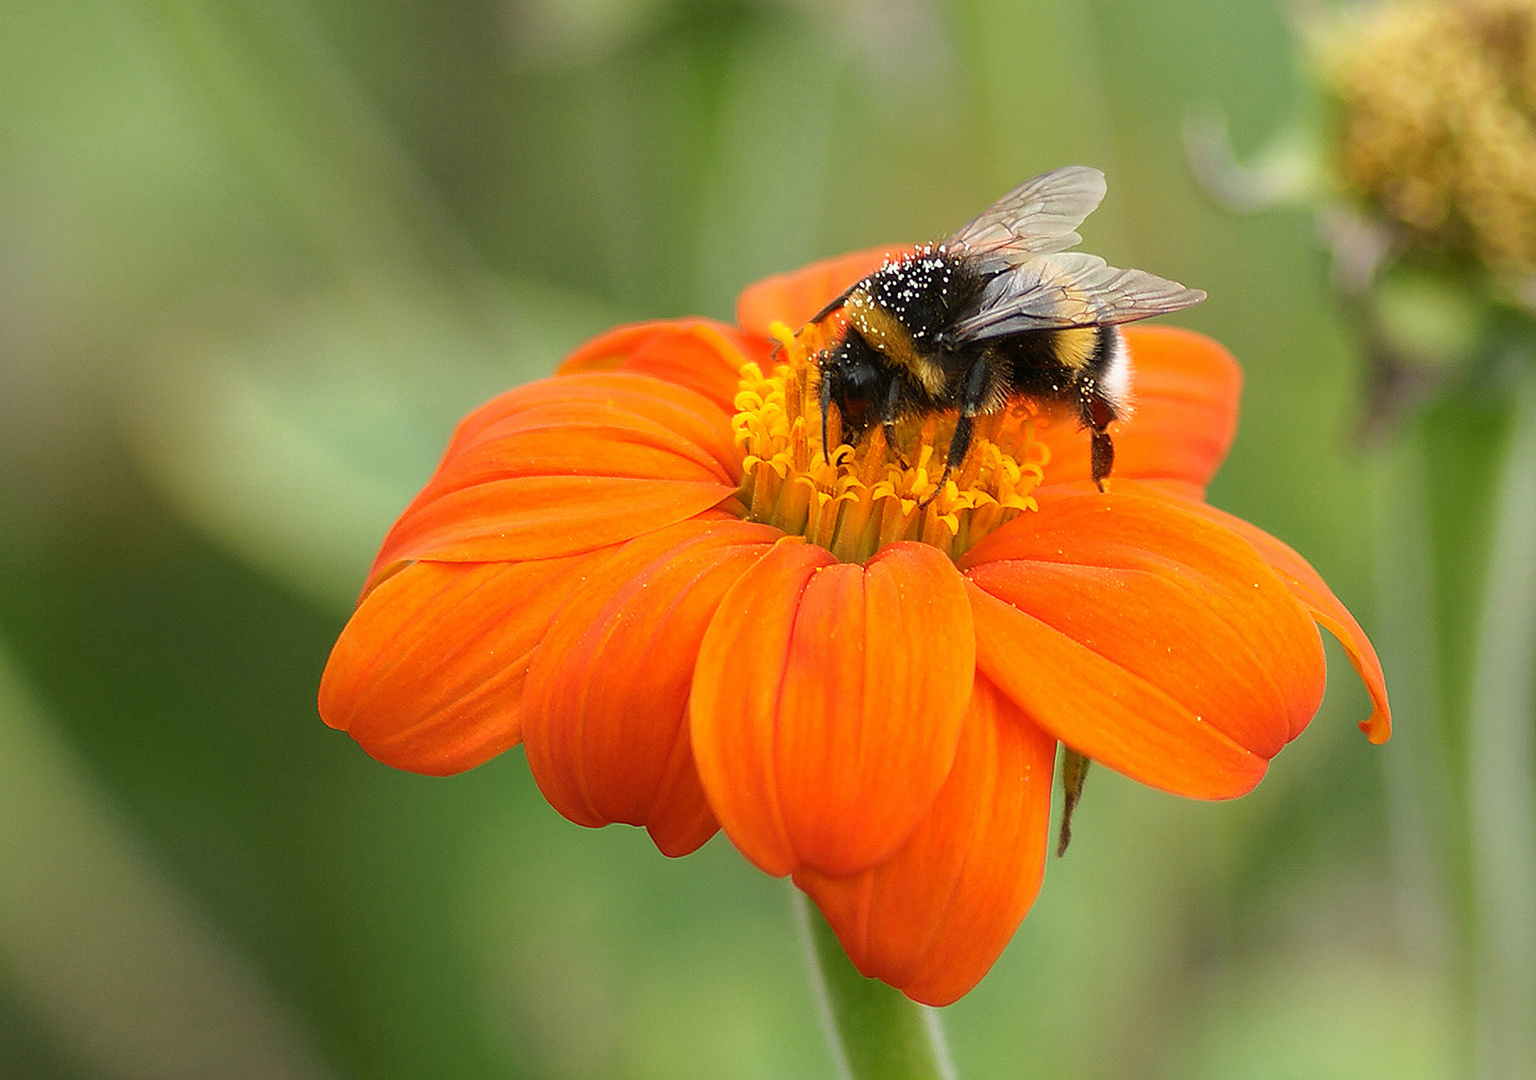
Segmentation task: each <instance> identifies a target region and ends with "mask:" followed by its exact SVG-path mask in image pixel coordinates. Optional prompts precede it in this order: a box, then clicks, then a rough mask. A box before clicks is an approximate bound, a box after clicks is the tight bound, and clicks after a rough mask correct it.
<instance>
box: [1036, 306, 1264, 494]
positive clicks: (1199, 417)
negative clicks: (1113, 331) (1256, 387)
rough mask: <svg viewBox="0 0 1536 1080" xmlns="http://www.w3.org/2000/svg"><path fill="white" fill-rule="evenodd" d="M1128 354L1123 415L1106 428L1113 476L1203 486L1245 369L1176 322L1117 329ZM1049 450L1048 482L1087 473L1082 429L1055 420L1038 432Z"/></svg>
mask: <svg viewBox="0 0 1536 1080" xmlns="http://www.w3.org/2000/svg"><path fill="white" fill-rule="evenodd" d="M1123 333H1124V334H1125V342H1126V346H1127V347H1128V348H1129V350H1130V356H1131V401H1132V404H1133V408H1132V410H1131V413H1130V415H1129V416H1127V417H1125V418H1124V419H1122V420H1118V421H1116V422H1115V423H1113V424H1111V425H1110V428H1109V431H1110V434H1111V435H1112V436H1113V437H1114V440H1115V468H1114V473H1113V476H1112V482H1111V483H1112V484H1113V481H1114V480H1120V479H1128V478H1143V479H1166V480H1181V481H1185V482H1187V483H1190V484H1193V485H1194V486H1196V487H1197V488H1199V489H1200V490H1201V491H1204V490H1205V485H1207V484H1208V483H1210V481H1211V477H1213V476H1215V475H1216V470H1217V468H1219V467H1220V465H1221V463H1222V462H1223V461H1225V460H1226V457H1227V452H1228V451H1229V450H1230V449H1231V448H1232V440H1233V438H1234V437H1235V435H1236V434H1237V412H1238V402H1239V398H1240V397H1241V395H1242V389H1243V372H1242V369H1241V368H1240V367H1238V364H1237V361H1236V360H1234V359H1233V358H1232V354H1231V353H1230V352H1228V351H1227V350H1226V348H1225V347H1224V346H1222V345H1221V344H1220V343H1218V342H1216V341H1212V340H1211V339H1210V338H1208V337H1206V336H1205V335H1204V334H1197V333H1195V332H1194V331H1193V330H1185V329H1182V328H1180V327H1177V326H1162V325H1149V326H1127V327H1124V328H1123ZM1036 437H1037V438H1039V439H1040V440H1041V441H1042V442H1044V443H1046V444H1047V445H1049V446H1050V448H1051V458H1050V463H1049V465H1047V467H1046V474H1045V475H1046V479H1047V481H1048V482H1049V483H1051V484H1058V483H1063V482H1070V481H1074V480H1086V479H1088V476H1089V467H1088V464H1089V463H1088V455H1089V439H1088V434H1087V433H1086V432H1085V431H1083V430H1082V428H1081V427H1079V425H1078V424H1077V423H1076V422H1075V420H1074V419H1072V418H1068V417H1060V418H1058V417H1053V418H1051V420H1050V422H1049V423H1047V424H1045V425H1042V426H1040V427H1039V428H1037V430H1036Z"/></svg>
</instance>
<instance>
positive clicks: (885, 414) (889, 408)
mask: <svg viewBox="0 0 1536 1080" xmlns="http://www.w3.org/2000/svg"><path fill="white" fill-rule="evenodd" d="M900 404H901V380H900V379H892V380H891V384H890V386H888V387H887V388H886V391H885V408H884V410H883V411H882V412H881V414H880V428H881V430H882V431H884V432H885V445H886V446H888V447H890V450H891V453H892V454H894V455H896V464H898V465H900V466H901V467H902V468H903V469H909V468H911V466H910V465H908V464H907V458H906V455H905V454H903V453H902V452H901V447H900V446H898V445H897V443H896V410H897V408H898V406H899V405H900Z"/></svg>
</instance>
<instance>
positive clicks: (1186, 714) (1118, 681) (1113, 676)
mask: <svg viewBox="0 0 1536 1080" xmlns="http://www.w3.org/2000/svg"><path fill="white" fill-rule="evenodd" d="M961 566H962V567H963V568H965V570H966V577H967V579H968V580H969V581H970V583H971V584H972V586H973V587H974V591H973V593H972V599H973V602H974V603H975V604H976V624H977V641H978V645H977V659H978V664H979V665H980V667H981V670H982V671H984V672H985V673H986V674H987V675H988V677H990V678H992V679H993V680H994V681H996V682H997V683H998V685H999V686H1000V687H1002V689H1003V690H1004V692H1005V693H1007V694H1008V695H1009V696H1010V697H1011V698H1013V700H1014V701H1015V702H1017V703H1018V704H1019V705H1020V706H1021V707H1022V708H1023V709H1024V711H1025V712H1026V714H1027V715H1029V716H1030V718H1031V719H1033V720H1034V721H1035V722H1036V723H1038V724H1039V725H1040V726H1041V727H1044V728H1045V729H1046V730H1048V731H1050V732H1051V733H1052V734H1053V735H1055V736H1056V737H1057V738H1059V739H1060V740H1061V741H1062V742H1065V743H1067V744H1068V745H1069V746H1071V747H1072V748H1073V749H1075V750H1077V751H1079V752H1080V753H1083V754H1086V755H1087V756H1088V757H1090V758H1093V759H1095V760H1098V761H1102V762H1103V763H1104V764H1106V765H1108V766H1110V767H1111V768H1113V769H1116V770H1118V771H1120V772H1123V773H1125V774H1126V775H1127V776H1130V777H1132V778H1133V779H1136V780H1140V781H1142V782H1143V783H1147V784H1151V785H1153V786H1155V787H1160V788H1163V789H1165V790H1168V791H1172V792H1175V793H1177V794H1181V795H1189V796H1194V797H1201V798H1227V797H1231V796H1234V795H1240V794H1242V793H1244V792H1246V791H1247V790H1249V789H1250V788H1251V787H1252V786H1253V785H1254V784H1255V783H1257V782H1258V780H1259V778H1260V777H1261V776H1262V775H1263V774H1264V771H1265V768H1266V765H1267V762H1268V760H1269V759H1270V758H1271V757H1273V756H1274V755H1275V754H1276V753H1278V752H1279V750H1280V748H1281V747H1283V746H1284V745H1285V743H1286V742H1288V741H1289V740H1290V739H1292V738H1294V737H1295V736H1296V735H1297V734H1298V733H1299V732H1300V731H1301V729H1302V728H1303V727H1305V726H1306V724H1307V722H1308V721H1310V720H1311V718H1312V715H1313V714H1314V713H1315V712H1316V710H1317V706H1318V704H1319V703H1320V701H1321V699H1322V692H1323V685H1324V680H1325V669H1324V659H1323V652H1322V644H1321V642H1320V640H1319V639H1318V636H1317V631H1316V628H1315V627H1314V626H1313V624H1312V620H1311V618H1310V617H1309V616H1308V614H1307V612H1306V611H1305V610H1304V609H1303V607H1302V605H1301V604H1300V603H1299V602H1298V601H1297V600H1296V599H1295V597H1294V596H1293V595H1292V594H1291V591H1290V590H1289V589H1288V588H1287V586H1286V585H1285V583H1284V582H1282V581H1281V580H1280V579H1279V578H1278V577H1277V576H1276V575H1275V573H1274V572H1273V571H1272V570H1271V569H1270V568H1269V566H1268V565H1267V564H1266V563H1265V562H1264V561H1263V560H1262V559H1260V558H1259V557H1258V556H1257V554H1256V553H1255V552H1254V550H1253V548H1252V547H1251V545H1249V544H1248V543H1246V542H1245V541H1244V540H1243V539H1242V538H1240V537H1238V536H1237V535H1235V534H1234V533H1232V532H1231V531H1230V530H1228V529H1223V528H1220V527H1218V526H1216V525H1214V524H1212V523H1211V522H1210V521H1208V520H1206V519H1204V518H1202V517H1200V516H1198V515H1195V514H1191V513H1189V512H1187V511H1186V510H1184V509H1182V508H1181V507H1180V506H1178V505H1176V504H1175V503H1173V502H1172V501H1171V500H1168V499H1161V498H1154V497H1145V496H1134V495H1126V494H1122V493H1119V492H1116V493H1113V494H1108V495H1100V494H1097V493H1095V494H1092V495H1081V496H1074V495H1067V496H1051V495H1047V494H1045V493H1042V496H1041V499H1040V510H1039V512H1038V513H1037V514H1032V515H1027V516H1026V517H1025V518H1022V519H1019V520H1017V521H1015V522H1014V523H1012V524H1010V525H1008V526H1004V528H1002V529H999V530H998V531H997V532H995V533H993V534H992V535H990V536H988V537H987V538H986V539H984V540H983V541H982V542H981V543H980V544H978V545H977V546H976V547H975V548H974V549H972V550H971V551H970V552H969V553H968V554H967V555H966V556H965V558H964V559H962V561H961Z"/></svg>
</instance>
